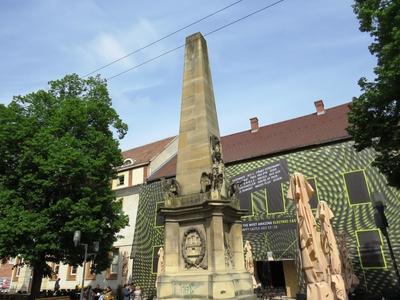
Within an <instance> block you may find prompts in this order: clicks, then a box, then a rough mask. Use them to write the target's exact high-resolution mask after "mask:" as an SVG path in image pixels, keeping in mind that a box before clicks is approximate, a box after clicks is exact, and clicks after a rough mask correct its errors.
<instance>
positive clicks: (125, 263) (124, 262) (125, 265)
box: [122, 251, 129, 278]
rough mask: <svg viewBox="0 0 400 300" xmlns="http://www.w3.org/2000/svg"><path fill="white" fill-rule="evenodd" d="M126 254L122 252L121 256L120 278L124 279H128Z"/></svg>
mask: <svg viewBox="0 0 400 300" xmlns="http://www.w3.org/2000/svg"><path fill="white" fill-rule="evenodd" d="M128 261H129V258H128V252H126V251H125V252H124V254H123V255H122V277H124V278H126V277H128Z"/></svg>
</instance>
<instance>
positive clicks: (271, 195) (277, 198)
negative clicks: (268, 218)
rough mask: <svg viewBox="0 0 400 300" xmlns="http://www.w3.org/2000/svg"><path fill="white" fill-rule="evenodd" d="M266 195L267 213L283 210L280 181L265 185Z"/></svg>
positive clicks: (282, 211)
mask: <svg viewBox="0 0 400 300" xmlns="http://www.w3.org/2000/svg"><path fill="white" fill-rule="evenodd" d="M266 196H267V212H268V214H276V213H284V212H285V210H286V209H285V201H284V199H283V194H282V185H281V183H280V182H274V183H271V184H269V185H267V187H266Z"/></svg>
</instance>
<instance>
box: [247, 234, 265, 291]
mask: <svg viewBox="0 0 400 300" xmlns="http://www.w3.org/2000/svg"><path fill="white" fill-rule="evenodd" d="M243 250H244V266H245V268H246V271H247V272H249V273H250V274H251V278H252V281H253V288H254V289H256V288H258V287H260V286H261V283H258V282H257V280H256V278H255V276H254V260H253V252H252V247H251V244H250V242H249V241H246V242H245V244H244V249H243Z"/></svg>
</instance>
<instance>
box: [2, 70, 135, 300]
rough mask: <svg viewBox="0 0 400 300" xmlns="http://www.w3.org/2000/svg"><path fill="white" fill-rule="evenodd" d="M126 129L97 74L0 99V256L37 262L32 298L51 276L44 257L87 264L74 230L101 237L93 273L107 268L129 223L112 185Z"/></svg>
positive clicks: (87, 236)
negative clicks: (8, 99) (76, 244)
mask: <svg viewBox="0 0 400 300" xmlns="http://www.w3.org/2000/svg"><path fill="white" fill-rule="evenodd" d="M126 131H127V126H126V124H124V123H123V122H122V121H121V119H120V118H119V116H118V115H117V113H116V112H115V110H114V109H113V108H112V107H111V99H110V97H109V94H108V91H107V86H106V82H105V81H104V80H102V79H100V78H99V77H91V78H88V79H81V78H79V77H78V76H77V75H75V74H74V75H68V76H66V77H64V78H63V79H61V80H55V81H51V82H49V89H48V90H47V91H45V90H39V91H37V92H34V93H31V94H28V95H25V96H17V97H14V99H13V101H12V102H11V103H10V104H9V105H7V106H5V105H0V207H1V210H0V258H4V257H16V256H20V257H21V258H23V259H24V264H26V265H28V266H30V267H32V268H33V272H34V275H33V280H32V294H33V296H36V295H37V292H38V291H39V289H40V285H41V281H42V278H43V276H49V275H50V274H51V270H50V268H49V266H48V264H47V262H63V263H68V264H72V265H77V264H82V262H83V249H82V248H81V247H74V244H73V233H74V231H75V230H81V232H82V242H84V243H87V244H89V245H91V244H92V242H93V241H99V242H100V251H99V253H98V255H97V256H96V258H95V263H94V265H95V266H96V271H101V270H104V269H106V268H107V267H108V266H109V263H110V261H109V259H110V258H109V255H108V253H109V251H110V250H111V248H112V245H113V243H114V242H115V241H116V239H117V233H118V231H120V230H121V229H122V228H123V227H125V226H126V225H127V224H128V218H127V216H126V215H124V213H123V211H122V203H121V201H118V200H116V198H115V194H114V192H113V191H112V190H111V184H110V182H111V178H113V177H115V169H114V167H116V166H119V165H121V164H122V161H121V160H122V156H121V151H120V150H119V147H118V146H119V142H118V139H122V138H123V136H124V135H125V133H126ZM89 250H90V248H89Z"/></svg>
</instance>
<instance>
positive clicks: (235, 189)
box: [229, 182, 240, 198]
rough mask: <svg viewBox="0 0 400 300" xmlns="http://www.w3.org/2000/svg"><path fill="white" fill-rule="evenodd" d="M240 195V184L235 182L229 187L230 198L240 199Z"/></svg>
mask: <svg viewBox="0 0 400 300" xmlns="http://www.w3.org/2000/svg"><path fill="white" fill-rule="evenodd" d="M239 193H240V183H239V182H234V183H232V184H231V185H230V186H229V197H236V198H238V197H239Z"/></svg>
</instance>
